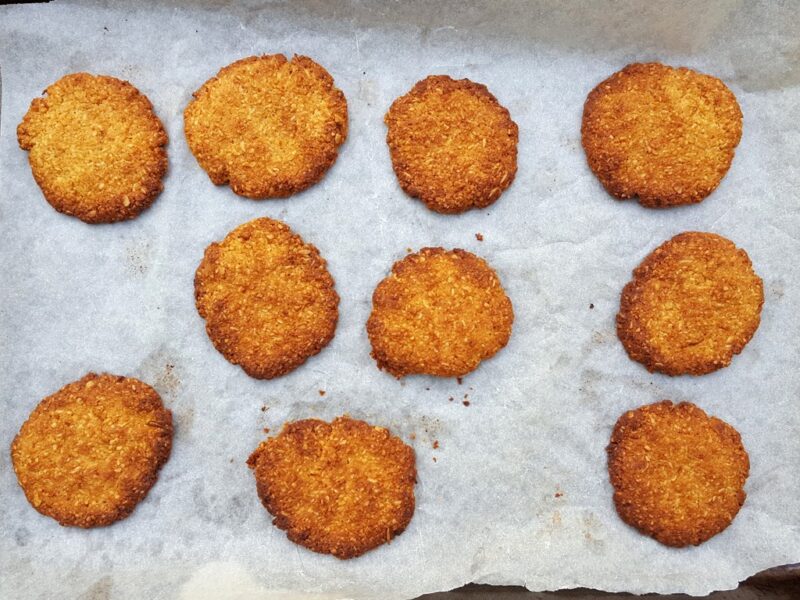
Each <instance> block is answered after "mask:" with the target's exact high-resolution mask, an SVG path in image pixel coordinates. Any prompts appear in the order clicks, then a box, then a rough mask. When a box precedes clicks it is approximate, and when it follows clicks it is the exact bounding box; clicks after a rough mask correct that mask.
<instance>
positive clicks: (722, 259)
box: [617, 231, 764, 375]
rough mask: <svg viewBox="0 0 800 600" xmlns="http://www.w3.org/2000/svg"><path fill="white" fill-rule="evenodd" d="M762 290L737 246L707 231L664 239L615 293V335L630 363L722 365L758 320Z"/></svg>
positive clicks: (691, 367) (666, 369) (687, 369)
mask: <svg viewBox="0 0 800 600" xmlns="http://www.w3.org/2000/svg"><path fill="white" fill-rule="evenodd" d="M763 303H764V289H763V285H762V282H761V278H759V277H758V275H756V274H755V273H754V272H753V265H752V264H751V262H750V258H749V257H748V256H747V253H746V252H745V251H744V250H740V249H738V248H736V246H735V245H734V244H733V242H731V241H730V240H728V239H726V238H724V237H722V236H720V235H716V234H714V233H700V232H697V231H689V232H685V233H681V234H680V235H676V236H675V237H674V238H672V239H671V240H669V241H667V242H664V243H663V244H661V245H660V246H659V247H658V248H656V249H655V250H654V251H653V252H652V253H650V255H648V256H647V258H645V259H644V261H642V264H640V265H639V266H638V267H636V269H635V270H634V271H633V279H632V280H631V281H630V282H629V283H628V284H627V285H626V286H625V288H624V289H623V290H622V298H621V300H620V309H619V313H618V314H617V335H618V336H619V339H620V340H621V341H622V345H623V346H625V350H627V352H628V356H630V357H631V358H632V359H633V360H635V361H638V362H640V363H642V364H643V365H644V366H645V367H647V369H648V370H649V371H659V372H661V373H666V374H667V375H684V374H691V375H703V374H705V373H710V372H711V371H716V370H717V369H721V368H722V367H727V366H728V365H729V364H730V363H731V358H733V355H734V354H739V352H741V351H742V349H743V348H744V347H745V344H747V342H749V341H750V338H752V337H753V334H754V333H755V331H756V329H757V328H758V324H759V322H760V321H761V306H762V305H763Z"/></svg>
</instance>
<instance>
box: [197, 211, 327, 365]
mask: <svg viewBox="0 0 800 600" xmlns="http://www.w3.org/2000/svg"><path fill="white" fill-rule="evenodd" d="M194 287H195V301H196V305H197V310H198V311H199V312H200V316H201V317H203V318H204V319H205V320H206V331H207V332H208V336H209V338H211V341H212V343H213V344H214V347H216V349H217V350H219V352H221V353H222V355H223V356H224V357H225V358H226V359H228V360H229V361H230V362H232V363H233V364H235V365H239V366H241V367H242V369H244V370H245V372H246V373H247V374H248V375H250V376H251V377H256V378H258V379H272V378H273V377H278V376H280V375H284V374H286V373H288V372H289V371H292V370H294V369H296V368H297V367H299V366H300V365H301V364H303V363H304V362H305V361H306V359H308V358H309V357H310V356H313V355H315V354H317V353H318V352H319V351H320V350H322V349H323V348H324V347H325V346H326V345H327V344H328V342H330V341H331V340H332V339H333V334H334V330H335V329H336V322H337V320H338V318H339V296H338V295H337V293H336V290H335V289H334V283H333V278H332V277H331V275H330V273H328V269H327V267H326V263H325V260H324V259H323V258H322V257H321V256H320V254H319V250H317V248H316V247H314V246H313V245H311V244H306V243H305V242H304V241H303V240H302V238H301V237H300V236H299V235H297V234H295V233H293V232H292V230H291V229H289V227H288V226H287V225H286V224H284V223H281V222H280V221H274V220H272V219H267V218H261V219H255V220H253V221H249V222H248V223H244V224H243V225H240V226H239V227H237V228H236V229H234V230H233V231H231V232H230V233H229V234H228V235H227V236H226V237H225V239H224V240H223V241H222V242H219V243H216V242H215V243H213V244H211V245H210V246H209V247H208V248H207V249H206V251H205V255H204V257H203V260H202V262H201V263H200V266H199V267H198V268H197V272H196V274H195V279H194Z"/></svg>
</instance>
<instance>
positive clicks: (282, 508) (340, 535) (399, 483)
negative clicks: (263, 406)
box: [247, 416, 417, 559]
mask: <svg viewBox="0 0 800 600" xmlns="http://www.w3.org/2000/svg"><path fill="white" fill-rule="evenodd" d="M247 464H248V465H249V466H250V468H251V469H253V471H254V474H255V477H256V486H257V489H258V495H259V497H260V498H261V502H262V503H263V504H264V506H265V507H266V509H267V510H268V511H269V512H270V513H271V514H272V515H273V517H274V519H273V523H274V524H275V525H276V526H278V527H279V528H281V529H283V530H285V531H286V535H287V536H288V538H289V539H290V540H292V541H293V542H295V543H296V544H300V545H302V546H305V547H306V548H308V549H310V550H313V551H314V552H322V553H326V554H333V555H334V556H336V557H337V558H342V559H344V558H354V557H356V556H360V555H361V554H364V553H365V552H367V551H368V550H372V549H373V548H376V547H377V546H380V545H381V544H384V543H387V542H389V541H390V540H391V539H392V538H393V537H394V536H396V535H398V534H400V533H402V532H403V531H404V530H405V528H406V527H407V526H408V523H409V522H410V521H411V517H412V516H413V515H414V484H415V483H416V477H417V469H416V460H415V458H414V451H413V450H412V449H411V448H410V447H409V446H407V445H406V444H404V443H403V442H402V441H401V440H400V439H399V438H397V437H395V436H393V435H392V434H391V433H389V431H388V430H386V429H384V428H383V427H375V426H373V425H370V424H368V423H365V422H364V421H357V420H355V419H351V418H349V417H347V416H344V417H339V418H337V419H335V420H334V421H333V422H332V423H326V422H324V421H319V420H317V419H306V420H304V421H295V422H293V423H287V424H285V425H284V426H283V429H282V430H281V432H280V434H278V435H277V436H275V437H272V438H269V439H267V440H266V441H264V442H262V443H261V444H260V445H259V446H258V448H256V450H255V451H254V452H253V454H252V455H251V456H250V458H249V459H248V460H247Z"/></svg>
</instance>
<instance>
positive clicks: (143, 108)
mask: <svg viewBox="0 0 800 600" xmlns="http://www.w3.org/2000/svg"><path fill="white" fill-rule="evenodd" d="M44 93H45V96H44V97H43V98H36V99H34V100H33V102H31V106H30V108H29V109H28V112H27V113H26V114H25V118H24V119H22V123H20V124H19V126H18V127H17V139H18V141H19V146H20V148H22V149H23V150H28V151H29V154H28V160H29V162H30V165H31V171H32V172H33V177H34V179H35V180H36V183H38V184H39V187H40V188H41V189H42V193H43V194H44V197H45V199H46V200H47V201H48V202H49V203H50V204H51V205H52V207H53V208H55V209H56V210H57V211H58V212H61V213H64V214H66V215H70V216H73V217H78V218H79V219H80V220H81V221H85V222H86V223H112V222H114V221H123V220H125V219H132V218H134V217H135V216H137V215H138V214H139V213H140V212H142V211H143V210H144V209H146V208H147V207H149V206H150V205H151V204H152V203H153V201H154V200H155V198H156V196H158V194H159V193H161V190H162V189H163V185H162V183H161V179H162V177H164V174H165V173H166V172H167V152H166V150H165V149H164V146H165V145H166V144H167V134H166V132H165V131H164V127H163V126H162V124H161V121H159V119H158V117H157V116H156V115H155V114H154V113H153V106H152V104H150V101H149V100H148V99H147V98H146V97H145V96H143V95H142V94H141V93H140V92H139V90H137V89H136V88H135V87H133V86H132V85H131V84H130V83H128V82H127V81H121V80H119V79H115V78H114V77H107V76H104V75H90V74H88V73H73V74H71V75H66V76H65V77H62V78H61V79H59V80H58V81H56V82H55V83H54V84H53V85H51V86H50V87H48V88H47V89H46V90H45V92H44Z"/></svg>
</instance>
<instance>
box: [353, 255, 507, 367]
mask: <svg viewBox="0 0 800 600" xmlns="http://www.w3.org/2000/svg"><path fill="white" fill-rule="evenodd" d="M513 322H514V311H513V308H512V306H511V300H509V299H508V296H506V293H505V291H504V290H503V286H502V285H501V283H500V280H499V279H498V277H497V274H496V273H495V272H494V270H493V269H492V268H491V267H490V266H489V265H488V264H487V263H486V261H484V260H483V259H481V258H478V257H477V256H475V255H474V254H471V253H470V252H466V251H464V250H461V249H459V248H456V249H455V250H444V249H443V248H423V249H422V250H420V251H419V252H417V253H415V254H409V255H408V256H406V257H405V258H403V259H402V260H400V261H398V262H396V263H395V264H394V266H392V272H391V273H390V274H389V276H388V277H386V278H385V279H384V280H383V281H381V282H380V283H379V284H378V286H377V287H376V288H375V292H374V293H373V295H372V314H370V316H369V320H368V321H367V334H368V335H369V340H370V342H371V343H372V357H373V358H374V359H375V360H376V362H377V363H378V367H379V368H380V369H383V370H386V371H388V372H389V373H391V374H392V375H394V376H395V377H403V376H405V375H410V374H415V373H423V374H428V375H438V376H440V377H459V376H461V375H466V374H467V373H469V372H471V371H473V370H475V369H476V368H477V367H478V364H479V363H480V362H481V361H482V360H484V359H487V358H489V357H491V356H494V354H495V353H497V352H498V351H499V350H500V349H501V348H503V347H504V346H505V345H506V344H507V343H508V338H509V337H510V335H511V326H512V324H513Z"/></svg>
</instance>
